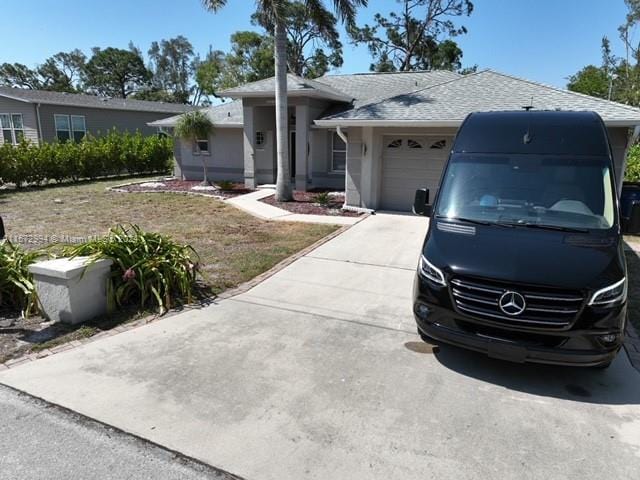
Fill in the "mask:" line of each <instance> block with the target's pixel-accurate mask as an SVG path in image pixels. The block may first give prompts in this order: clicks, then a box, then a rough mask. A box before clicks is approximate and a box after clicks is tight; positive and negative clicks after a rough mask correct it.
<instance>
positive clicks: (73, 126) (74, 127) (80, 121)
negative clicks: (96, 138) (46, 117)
mask: <svg viewBox="0 0 640 480" xmlns="http://www.w3.org/2000/svg"><path fill="white" fill-rule="evenodd" d="M53 120H54V123H55V127H56V138H57V139H58V141H60V142H66V141H67V140H71V139H73V141H74V142H80V141H81V140H82V139H83V138H84V137H85V135H86V134H87V124H86V121H85V118H84V116H83V115H54V116H53Z"/></svg>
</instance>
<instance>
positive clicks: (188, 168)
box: [176, 128, 244, 182]
mask: <svg viewBox="0 0 640 480" xmlns="http://www.w3.org/2000/svg"><path fill="white" fill-rule="evenodd" d="M176 142H178V143H179V146H180V147H179V148H180V151H179V157H180V158H178V156H176V161H179V165H178V169H179V171H180V172H182V176H183V178H184V179H185V180H202V176H203V174H202V159H203V158H204V159H206V164H207V171H208V174H209V176H210V178H211V179H212V180H233V181H239V182H241V181H242V180H243V178H244V159H243V144H242V129H241V128H218V129H217V130H215V133H214V135H212V136H211V137H209V151H210V154H209V155H197V154H194V153H193V144H192V143H191V142H189V141H186V140H179V139H176Z"/></svg>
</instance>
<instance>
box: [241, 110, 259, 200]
mask: <svg viewBox="0 0 640 480" xmlns="http://www.w3.org/2000/svg"><path fill="white" fill-rule="evenodd" d="M242 114H243V117H244V122H243V123H244V129H243V132H244V141H243V143H244V185H245V187H247V188H256V175H255V172H256V152H255V149H254V147H253V142H254V138H255V127H254V124H253V117H254V107H247V106H243V108H242Z"/></svg>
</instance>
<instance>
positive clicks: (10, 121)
mask: <svg viewBox="0 0 640 480" xmlns="http://www.w3.org/2000/svg"><path fill="white" fill-rule="evenodd" d="M0 129H1V130H2V138H3V141H4V143H10V144H12V145H17V144H18V143H20V142H21V141H22V140H23V139H24V123H23V122H22V114H21V113H11V114H9V113H0Z"/></svg>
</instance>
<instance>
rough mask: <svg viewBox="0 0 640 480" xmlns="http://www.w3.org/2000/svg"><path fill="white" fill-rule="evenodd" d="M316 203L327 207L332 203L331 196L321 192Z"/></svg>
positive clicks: (316, 198) (316, 197)
mask: <svg viewBox="0 0 640 480" xmlns="http://www.w3.org/2000/svg"><path fill="white" fill-rule="evenodd" d="M315 201H316V203H317V204H318V205H322V206H323V207H326V206H327V205H329V202H331V196H330V195H329V193H328V192H320V193H318V194H317V195H316V196H315Z"/></svg>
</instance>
